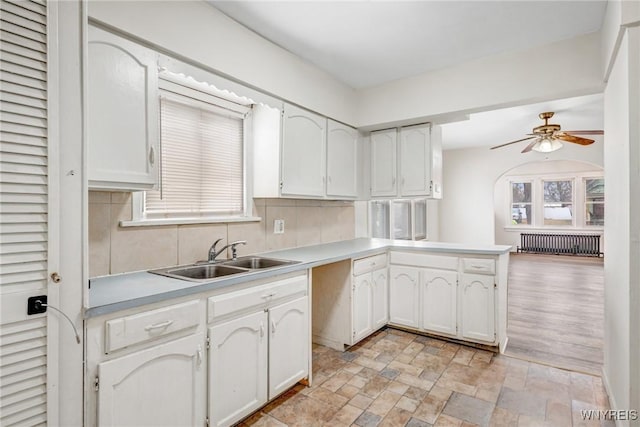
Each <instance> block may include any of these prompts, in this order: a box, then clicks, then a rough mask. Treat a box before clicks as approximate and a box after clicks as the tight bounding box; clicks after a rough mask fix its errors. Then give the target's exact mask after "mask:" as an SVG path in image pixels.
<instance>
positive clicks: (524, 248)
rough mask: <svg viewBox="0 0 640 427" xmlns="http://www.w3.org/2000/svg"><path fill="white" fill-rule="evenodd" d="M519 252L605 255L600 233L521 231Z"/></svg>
mask: <svg viewBox="0 0 640 427" xmlns="http://www.w3.org/2000/svg"><path fill="white" fill-rule="evenodd" d="M517 249H518V252H533V253H545V254H556V255H560V254H567V255H587V256H597V257H599V256H600V255H604V254H603V253H602V252H600V236H599V235H598V234H542V233H535V234H534V233H521V234H520V246H518V248H517Z"/></svg>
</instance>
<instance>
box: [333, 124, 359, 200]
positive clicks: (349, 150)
mask: <svg viewBox="0 0 640 427" xmlns="http://www.w3.org/2000/svg"><path fill="white" fill-rule="evenodd" d="M328 128H329V132H328V134H327V196H330V197H331V196H333V198H355V197H356V196H357V195H358V187H357V177H358V159H357V154H358V131H357V130H355V129H354V128H351V127H349V126H345V125H343V124H340V123H338V122H335V121H333V120H328Z"/></svg>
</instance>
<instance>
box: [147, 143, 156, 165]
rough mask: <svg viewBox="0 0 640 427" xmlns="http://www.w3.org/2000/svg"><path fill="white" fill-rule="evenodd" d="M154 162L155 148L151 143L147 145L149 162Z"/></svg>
mask: <svg viewBox="0 0 640 427" xmlns="http://www.w3.org/2000/svg"><path fill="white" fill-rule="evenodd" d="M155 162H156V149H155V148H153V145H152V146H151V147H149V163H150V164H151V165H153V164H154V163H155Z"/></svg>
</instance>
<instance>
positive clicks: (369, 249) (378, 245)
mask: <svg viewBox="0 0 640 427" xmlns="http://www.w3.org/2000/svg"><path fill="white" fill-rule="evenodd" d="M387 249H394V250H407V251H418V252H440V253H453V254H455V253H463V254H478V255H500V254H503V253H506V252H508V251H509V250H510V249H511V246H504V245H468V244H458V243H440V242H413V241H406V240H385V239H367V238H360V239H353V240H344V241H340V242H334V243H326V244H321V245H312V246H304V247H300V248H294V249H285V250H280V251H274V252H265V253H262V254H258V255H260V256H266V257H270V258H278V259H285V260H291V261H298V262H299V263H298V264H293V265H287V266H282V267H277V268H271V269H265V270H256V271H251V272H248V273H242V274H238V275H233V276H224V277H221V278H217V279H212V280H211V281H210V282H190V281H186V280H180V279H173V278H170V277H165V276H159V275H157V274H152V273H148V272H146V271H139V272H134V273H123V274H115V275H111V276H102V277H96V278H92V279H90V280H89V284H90V286H89V307H88V308H87V309H86V310H85V313H84V317H85V318H90V317H95V316H100V315H103V314H108V313H113V312H116V311H120V310H124V309H128V308H133V307H138V306H141V305H145V304H151V303H155V302H160V301H165V300H169V299H172V298H178V297H183V296H187V295H191V294H197V293H200V292H206V291H211V290H215V289H221V288H225V287H229V286H233V285H237V284H240V283H245V282H248V281H253V280H259V279H264V278H268V277H272V276H277V275H282V274H287V273H292V272H295V271H300V270H306V269H309V268H312V267H316V266H319V265H323V264H330V263H332V262H337V261H342V260H345V259H350V258H359V257H363V256H367V255H372V254H376V253H380V252H384V251H386V250H387Z"/></svg>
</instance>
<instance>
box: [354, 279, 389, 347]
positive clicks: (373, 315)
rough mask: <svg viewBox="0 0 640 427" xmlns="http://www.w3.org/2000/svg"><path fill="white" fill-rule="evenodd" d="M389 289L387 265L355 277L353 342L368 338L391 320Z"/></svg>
mask: <svg viewBox="0 0 640 427" xmlns="http://www.w3.org/2000/svg"><path fill="white" fill-rule="evenodd" d="M387 289H388V288H387V269H386V267H385V268H381V269H379V270H376V271H373V272H371V273H366V274H361V275H359V276H356V277H354V278H353V296H352V302H353V309H352V313H353V314H352V318H353V341H352V344H355V343H357V342H358V341H360V340H361V339H363V338H366V337H367V336H369V335H370V334H371V333H372V332H373V331H376V330H378V329H380V328H381V327H383V326H384V325H386V324H387V322H388V321H389V309H388V307H389V306H388V301H389V299H388V298H387V292H388V291H387Z"/></svg>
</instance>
